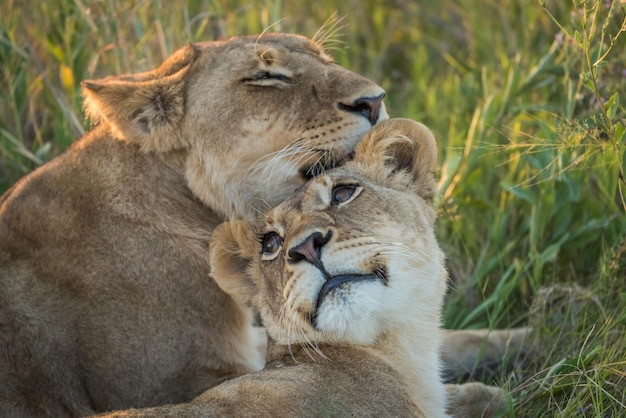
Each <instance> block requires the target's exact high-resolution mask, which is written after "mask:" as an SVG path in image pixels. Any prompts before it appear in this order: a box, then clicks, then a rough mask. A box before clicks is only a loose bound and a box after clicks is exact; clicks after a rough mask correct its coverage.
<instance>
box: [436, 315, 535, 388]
mask: <svg viewBox="0 0 626 418" xmlns="http://www.w3.org/2000/svg"><path fill="white" fill-rule="evenodd" d="M530 332H531V328H528V327H524V328H512V329H500V330H489V329H480V330H445V331H444V333H443V341H442V346H441V347H442V350H441V359H442V362H443V365H444V378H445V380H446V381H453V380H455V379H456V378H457V377H459V376H464V375H468V374H469V375H470V376H472V375H474V373H475V372H476V371H480V370H485V369H489V368H492V367H495V366H497V365H499V364H500V363H502V361H503V360H505V359H506V358H512V357H513V356H517V355H519V354H522V353H524V352H526V351H528V350H529V348H530V337H529V335H530Z"/></svg>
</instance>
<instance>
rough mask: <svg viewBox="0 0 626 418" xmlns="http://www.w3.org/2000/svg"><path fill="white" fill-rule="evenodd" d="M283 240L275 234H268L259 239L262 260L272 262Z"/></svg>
mask: <svg viewBox="0 0 626 418" xmlns="http://www.w3.org/2000/svg"><path fill="white" fill-rule="evenodd" d="M282 245H283V239H282V238H281V237H280V235H278V234H277V233H276V232H269V233H267V234H265V235H263V237H262V239H261V254H262V255H263V257H264V259H266V260H272V259H274V258H275V257H276V256H277V255H278V251H279V250H280V248H281V247H282Z"/></svg>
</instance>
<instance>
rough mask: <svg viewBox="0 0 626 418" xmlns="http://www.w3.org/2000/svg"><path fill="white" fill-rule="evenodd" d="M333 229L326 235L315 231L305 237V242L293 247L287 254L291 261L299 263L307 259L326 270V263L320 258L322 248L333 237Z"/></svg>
mask: <svg viewBox="0 0 626 418" xmlns="http://www.w3.org/2000/svg"><path fill="white" fill-rule="evenodd" d="M332 236H333V233H332V231H328V233H327V234H326V236H324V235H322V233H321V232H314V233H312V234H311V235H309V236H308V237H306V238H305V240H304V241H303V242H301V243H300V244H298V245H296V246H295V247H293V248H291V249H290V250H289V252H288V253H287V255H288V256H289V262H290V263H297V262H299V261H302V260H306V261H308V262H309V263H311V264H313V265H314V266H316V267H317V268H319V269H320V270H322V271H324V265H323V264H322V260H321V259H320V255H321V250H322V247H323V246H324V245H326V244H327V243H328V241H330V239H331V238H332Z"/></svg>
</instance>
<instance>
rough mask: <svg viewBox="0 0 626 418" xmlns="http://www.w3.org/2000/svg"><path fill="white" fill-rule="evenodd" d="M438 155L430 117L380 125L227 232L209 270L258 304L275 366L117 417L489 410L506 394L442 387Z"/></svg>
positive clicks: (220, 235)
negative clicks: (258, 222)
mask: <svg viewBox="0 0 626 418" xmlns="http://www.w3.org/2000/svg"><path fill="white" fill-rule="evenodd" d="M436 158H437V153H436V148H435V142H434V139H433V137H432V135H431V134H430V132H429V131H428V129H426V128H425V127H424V126H423V125H421V124H418V123H416V122H412V121H409V120H406V119H392V120H389V121H385V122H382V123H380V124H378V125H376V126H374V127H373V128H372V130H371V131H370V133H369V134H368V135H367V136H366V137H365V139H363V141H362V142H361V143H359V145H358V146H357V149H356V157H355V159H354V160H353V161H350V162H348V163H346V164H345V165H344V166H343V167H340V168H336V169H333V170H330V171H328V172H326V173H325V174H323V175H321V176H319V177H316V178H315V179H313V180H311V181H310V182H309V183H307V184H306V185H304V186H303V187H302V188H300V190H298V191H297V192H296V194H295V195H294V196H293V197H292V198H290V199H289V200H288V201H286V202H285V203H283V204H281V205H280V206H278V207H277V208H275V209H274V210H272V211H270V212H269V214H268V215H267V217H266V221H265V226H264V227H263V228H262V229H261V230H260V231H259V230H257V229H256V228H255V227H253V226H252V225H251V224H249V223H247V222H246V221H232V222H230V223H226V224H223V225H222V226H220V227H218V228H217V229H216V231H215V234H214V235H213V240H212V243H211V248H210V260H211V265H212V268H213V272H214V274H215V276H214V277H215V278H216V281H217V282H218V284H219V286H220V287H221V288H222V289H223V290H224V291H225V292H226V293H228V294H230V295H231V296H232V297H233V298H234V299H235V300H236V301H237V302H238V303H240V304H241V305H242V306H250V307H253V308H255V309H256V310H258V311H259V312H260V315H261V318H262V320H263V323H264V325H265V326H266V329H267V331H268V334H269V336H270V338H271V343H270V347H269V352H268V357H267V366H266V368H265V369H264V370H262V371H260V372H255V373H251V374H248V375H245V376H241V377H238V378H235V379H232V380H230V381H227V382H225V383H222V384H221V385H219V386H216V387H214V388H212V389H210V390H208V391H207V392H205V393H203V394H202V395H200V396H199V397H197V398H196V399H194V400H193V401H192V402H191V403H188V404H182V405H174V406H165V407H160V408H155V409H146V410H133V411H125V412H123V413H119V414H113V415H112V416H119V417H121V416H124V417H130V416H153V417H166V416H185V417H200V416H203V417H207V416H220V417H221V416H232V417H257V416H275V417H320V416H372V417H380V416H395V417H399V416H403V417H408V416H415V417H429V418H430V417H445V416H447V413H446V393H447V392H448V393H449V394H450V395H452V396H453V397H452V398H451V399H449V401H450V405H451V412H453V413H454V414H455V415H456V416H481V415H482V414H485V415H489V414H490V413H491V412H492V410H493V409H494V408H495V407H497V406H498V405H499V403H500V402H501V401H502V394H501V392H500V391H498V390H497V389H495V388H489V387H486V386H481V385H479V384H470V385H461V386H457V385H450V386H448V391H446V387H445V386H444V384H443V383H442V382H441V380H440V376H439V373H440V367H439V366H440V361H439V356H440V354H439V349H440V341H441V332H440V329H439V326H440V311H441V305H442V301H443V297H444V293H445V290H446V285H447V284H446V280H447V273H446V269H445V267H444V256H443V254H442V252H441V250H440V249H439V246H438V244H437V241H436V239H435V235H434V231H433V224H434V221H435V211H434V210H433V208H432V206H431V203H432V202H431V201H432V198H433V194H434V192H435V186H436V185H435V178H434V174H433V173H434V171H435V165H436ZM259 232H260V233H259ZM474 396H477V398H473V397H474ZM492 398H495V399H492ZM492 400H493V402H491V401H492Z"/></svg>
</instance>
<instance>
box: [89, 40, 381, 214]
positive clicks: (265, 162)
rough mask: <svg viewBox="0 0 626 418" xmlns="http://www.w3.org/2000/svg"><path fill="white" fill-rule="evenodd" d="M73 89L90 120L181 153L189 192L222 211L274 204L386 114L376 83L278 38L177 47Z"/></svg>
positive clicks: (148, 145) (315, 50) (310, 46)
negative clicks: (143, 67) (152, 66)
mask: <svg viewBox="0 0 626 418" xmlns="http://www.w3.org/2000/svg"><path fill="white" fill-rule="evenodd" d="M83 87H84V89H83V91H84V95H85V99H86V100H85V103H86V109H87V111H88V113H89V115H90V116H91V117H92V118H94V119H95V120H99V121H104V122H106V123H107V124H108V126H110V129H111V131H112V132H113V134H114V135H116V136H117V137H119V138H122V139H125V140H127V141H129V142H132V143H136V144H138V145H139V146H140V147H141V149H142V150H143V151H145V152H157V153H176V155H182V157H181V159H182V160H183V165H184V167H183V170H184V172H185V176H186V178H187V182H188V185H189V187H190V188H191V190H192V191H193V192H194V193H195V194H196V196H198V197H199V198H200V199H201V200H202V201H204V203H206V204H207V205H208V206H209V207H211V208H212V209H213V210H215V211H216V212H217V213H220V214H221V215H224V216H243V217H246V218H251V217H253V216H256V215H257V211H258V210H259V209H262V210H265V209H267V208H269V207H273V206H275V205H276V204H278V203H279V202H281V201H283V200H284V199H285V198H286V197H287V196H288V195H290V194H291V193H292V192H293V190H294V189H295V188H296V187H298V186H300V185H301V184H302V183H303V182H304V181H305V180H306V179H308V178H310V177H312V176H313V175H315V174H316V173H318V172H320V171H321V170H323V169H327V168H330V167H334V166H336V165H338V164H341V163H343V162H344V161H345V160H346V159H347V157H348V156H349V155H350V154H351V153H352V151H354V147H355V145H356V143H357V141H359V140H360V139H361V138H362V137H363V135H364V134H365V133H366V132H367V131H368V130H369V129H370V128H371V126H372V125H374V124H375V123H377V122H378V121H380V120H383V119H386V118H387V113H386V111H385V107H384V105H383V103H382V99H383V96H384V92H383V90H382V89H381V88H380V87H379V86H377V85H376V84H375V83H373V82H371V81H369V80H367V79H365V78H363V77H361V76H359V75H357V74H355V73H353V72H350V71H347V70H345V69H344V68H342V67H340V66H338V65H336V64H334V63H333V60H332V58H331V57H330V56H329V55H328V54H327V53H326V52H324V50H323V49H322V48H321V46H319V45H317V44H316V43H314V42H313V41H311V40H308V39H306V38H304V37H301V36H297V35H288V34H263V35H261V36H248V37H237V38H233V39H230V40H227V41H223V42H205V43H196V44H189V45H188V46H186V47H184V48H182V49H180V50H179V51H177V52H176V53H175V54H173V55H172V57H170V58H169V59H168V60H167V61H165V62H164V63H163V64H162V65H161V66H160V67H159V68H157V69H156V70H153V71H149V72H145V73H140V74H134V75H123V76H114V77H108V78H105V79H103V80H98V81H86V82H84V83H83Z"/></svg>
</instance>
